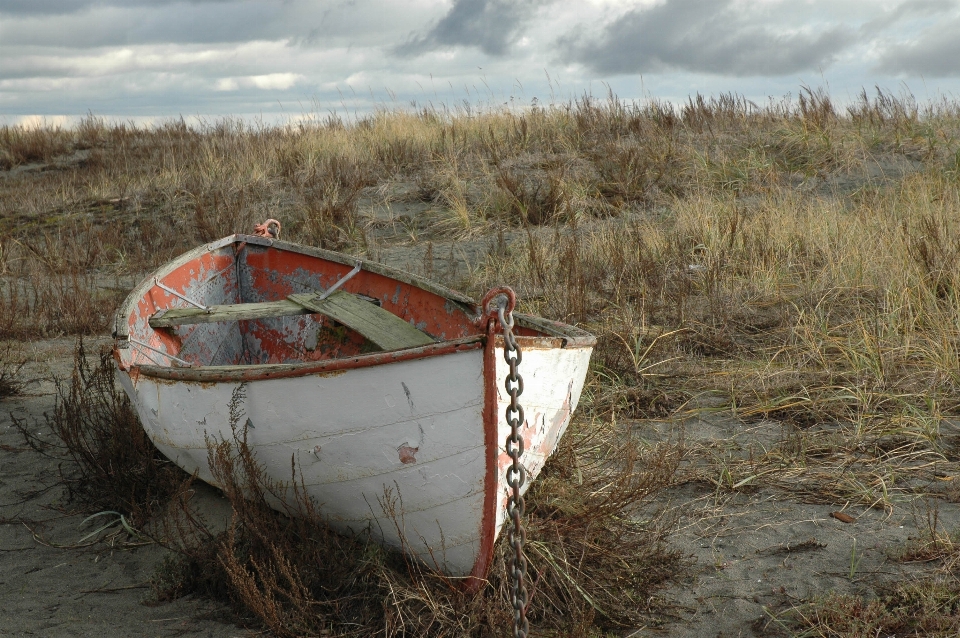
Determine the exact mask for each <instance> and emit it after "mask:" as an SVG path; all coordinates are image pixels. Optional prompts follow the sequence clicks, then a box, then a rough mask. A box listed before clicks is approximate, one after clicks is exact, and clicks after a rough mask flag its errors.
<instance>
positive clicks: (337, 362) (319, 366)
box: [129, 335, 486, 383]
mask: <svg viewBox="0 0 960 638" xmlns="http://www.w3.org/2000/svg"><path fill="white" fill-rule="evenodd" d="M485 340H486V337H485V336H484V335H472V336H469V337H463V338H460V339H452V340H450V341H441V342H439V343H432V344H428V345H426V346H419V347H416V348H405V349H403V350H389V351H387V352H371V353H368V354H361V355H355V356H352V357H341V358H338V359H323V360H321V361H302V362H297V363H262V364H252V365H235V366H193V367H189V368H187V367H182V368H180V367H177V368H174V367H170V366H158V365H139V366H131V367H130V369H129V372H130V373H131V374H142V375H144V376H147V377H153V378H157V379H166V380H170V381H196V382H199V383H220V382H223V383H234V382H237V381H262V380H267V379H289V378H292V377H302V376H308V375H311V374H323V373H329V372H339V371H343V370H353V369H357V368H367V367H370V366H379V365H386V364H390V363H400V362H403V361H412V360H416V359H425V358H428V357H437V356H441V355H445V354H453V353H456V352H468V351H470V350H479V349H480V348H482V347H483V344H484V342H485ZM134 371H136V372H134Z"/></svg>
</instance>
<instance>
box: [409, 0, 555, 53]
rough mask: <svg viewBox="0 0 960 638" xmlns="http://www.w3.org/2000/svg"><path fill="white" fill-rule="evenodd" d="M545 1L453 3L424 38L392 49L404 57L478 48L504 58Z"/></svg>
mask: <svg viewBox="0 0 960 638" xmlns="http://www.w3.org/2000/svg"><path fill="white" fill-rule="evenodd" d="M541 4H543V2H538V1H536V0H454V3H453V6H452V7H450V11H449V12H447V14H446V15H445V16H443V17H442V18H440V20H439V21H438V22H437V23H436V24H434V25H433V26H432V27H431V28H430V30H429V31H427V32H426V33H425V34H423V35H416V36H413V37H412V38H411V39H410V40H408V41H407V42H404V43H403V44H400V45H398V46H396V47H394V48H393V52H394V53H396V54H397V55H399V56H401V57H414V56H417V55H421V54H423V53H428V52H430V51H435V50H437V49H450V48H454V47H471V46H472V47H477V48H478V49H480V50H481V51H483V52H484V53H486V54H487V55H493V56H502V55H505V54H506V53H507V52H508V51H509V50H510V47H511V45H512V44H513V43H514V42H515V41H516V39H517V37H518V36H519V35H520V34H521V33H522V31H523V27H524V25H525V23H526V22H527V20H529V19H530V18H531V17H533V15H534V13H535V12H536V9H537V7H539V6H540V5H541Z"/></svg>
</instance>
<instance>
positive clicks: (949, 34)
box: [878, 1, 960, 77]
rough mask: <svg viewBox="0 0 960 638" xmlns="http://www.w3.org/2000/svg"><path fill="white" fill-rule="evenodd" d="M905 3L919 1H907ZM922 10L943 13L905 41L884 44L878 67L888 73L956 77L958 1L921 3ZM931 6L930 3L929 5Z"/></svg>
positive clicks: (959, 41)
mask: <svg viewBox="0 0 960 638" xmlns="http://www.w3.org/2000/svg"><path fill="white" fill-rule="evenodd" d="M908 4H911V5H913V4H921V3H919V2H917V3H908ZM922 4H923V5H924V6H923V7H922V8H923V9H926V11H925V13H928V14H937V13H946V12H947V10H952V11H949V13H950V14H951V15H947V16H941V17H940V19H938V20H937V21H936V23H934V24H932V25H930V26H927V27H926V28H925V29H923V30H921V31H920V32H919V33H918V34H917V36H916V37H915V38H912V39H910V40H909V41H906V42H904V41H901V42H890V43H886V44H885V46H884V47H883V48H884V51H883V54H882V55H881V57H880V61H879V64H878V70H880V71H883V72H885V73H891V74H913V75H924V76H928V77H960V3H958V2H955V1H953V2H936V3H934V2H928V3H922ZM931 5H932V6H931Z"/></svg>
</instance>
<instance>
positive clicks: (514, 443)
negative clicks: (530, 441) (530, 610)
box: [497, 306, 530, 638]
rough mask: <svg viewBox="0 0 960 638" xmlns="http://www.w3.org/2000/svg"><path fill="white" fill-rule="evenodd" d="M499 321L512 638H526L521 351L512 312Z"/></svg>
mask: <svg viewBox="0 0 960 638" xmlns="http://www.w3.org/2000/svg"><path fill="white" fill-rule="evenodd" d="M497 314H498V317H499V319H500V327H501V329H502V330H503V358H504V360H505V361H506V362H507V365H509V366H510V373H509V374H507V378H506V381H504V387H505V388H506V390H507V393H508V394H509V395H510V405H508V406H507V410H506V418H507V423H508V424H509V425H510V434H509V436H507V444H506V450H507V454H508V455H509V456H510V458H511V459H512V461H513V462H512V463H511V464H510V465H509V466H508V467H507V475H506V480H507V485H508V486H509V487H510V498H509V500H508V501H507V516H509V517H510V520H511V521H513V529H512V530H510V545H511V547H513V555H512V556H511V557H510V560H509V562H508V563H507V571H508V573H509V575H510V599H511V602H512V603H513V636H514V638H526V637H527V634H528V633H529V631H530V623H529V622H527V603H529V602H530V594H529V592H528V591H527V587H526V585H525V584H524V579H525V577H526V575H527V558H526V556H524V555H523V544H524V543H525V542H526V540H527V533H526V531H524V529H523V520H522V519H523V514H524V509H525V506H524V502H523V496H522V495H521V494H520V487H521V486H522V485H523V484H524V482H525V481H526V480H527V471H526V470H525V469H524V467H523V465H521V464H520V456H521V455H522V454H523V437H522V436H521V435H520V427H521V426H522V424H523V422H524V418H523V407H522V406H521V405H520V402H519V401H518V398H519V397H520V395H521V394H523V377H521V376H520V373H519V372H518V371H517V369H518V368H519V366H520V361H522V359H523V354H522V353H521V352H520V346H519V345H518V344H517V340H516V339H515V338H514V336H513V312H512V311H507V312H504V309H503V307H502V306H501V307H499V308H498V309H497Z"/></svg>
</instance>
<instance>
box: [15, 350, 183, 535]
mask: <svg viewBox="0 0 960 638" xmlns="http://www.w3.org/2000/svg"><path fill="white" fill-rule="evenodd" d="M45 419H46V426H47V427H48V428H49V430H50V431H51V432H52V433H53V434H54V436H55V437H56V439H57V441H58V443H57V444H56V445H55V446H54V447H53V448H52V450H53V453H55V454H57V455H58V456H60V457H62V458H64V459H66V460H69V461H71V463H70V464H68V465H66V466H63V467H62V468H61V480H62V482H63V484H64V485H65V486H66V488H67V493H68V496H69V497H70V498H71V499H78V500H80V501H81V502H82V503H83V504H84V509H88V510H92V511H104V510H110V511H114V512H119V513H120V514H122V515H123V516H124V517H125V518H126V521H127V522H128V523H129V525H131V526H132V527H134V528H142V526H144V525H146V524H147V523H148V522H150V521H151V519H152V518H153V516H154V514H155V513H156V512H158V511H159V510H160V509H161V508H162V507H163V506H164V505H165V504H166V503H167V502H168V501H169V500H170V498H171V497H172V495H174V494H176V493H178V492H179V491H181V490H183V489H184V488H185V486H186V484H187V483H188V482H189V480H190V477H188V476H187V475H186V474H185V473H184V472H183V471H182V470H181V469H180V468H178V467H177V466H175V465H174V464H173V463H171V462H170V461H168V460H167V459H166V458H164V457H163V455H161V454H160V452H159V451H158V450H157V449H156V448H155V447H154V445H153V443H152V442H151V441H150V439H149V437H147V434H146V432H145V431H144V429H143V428H142V427H141V426H140V420H139V418H138V417H137V414H136V412H135V411H134V410H133V407H132V406H131V404H130V400H129V399H128V398H127V395H126V394H125V393H124V392H123V391H122V390H121V389H120V388H118V387H117V384H116V379H115V366H114V363H113V358H112V356H111V353H110V351H109V350H104V351H102V352H101V353H100V354H99V356H91V355H88V354H87V352H86V348H85V347H84V345H83V340H82V339H81V340H80V341H78V342H77V347H76V352H75V356H74V368H73V373H72V375H71V377H70V379H69V381H67V380H65V379H58V380H57V403H56V407H55V408H54V411H53V413H52V414H48V415H46V416H45ZM14 422H15V424H16V426H17V428H18V429H19V430H20V433H21V434H22V435H23V436H24V438H25V439H26V442H27V444H28V445H30V446H31V447H32V448H34V449H35V450H38V451H42V452H44V453H49V450H50V446H49V445H48V443H47V442H46V441H45V440H43V439H41V438H39V437H38V436H37V435H36V434H34V432H35V430H36V427H35V426H34V425H32V424H28V423H26V422H24V421H19V420H15V421H14Z"/></svg>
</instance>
